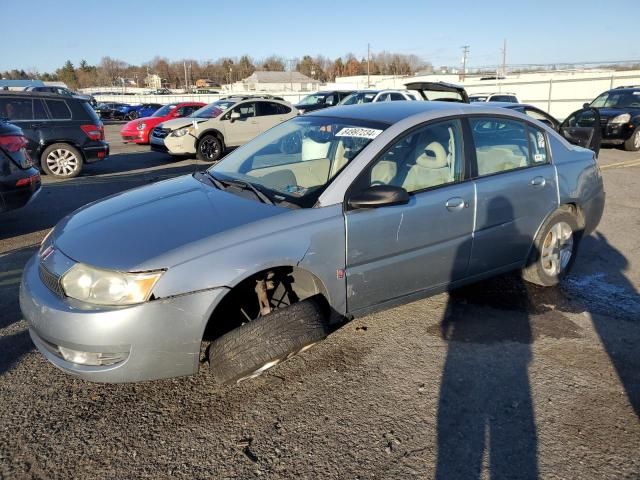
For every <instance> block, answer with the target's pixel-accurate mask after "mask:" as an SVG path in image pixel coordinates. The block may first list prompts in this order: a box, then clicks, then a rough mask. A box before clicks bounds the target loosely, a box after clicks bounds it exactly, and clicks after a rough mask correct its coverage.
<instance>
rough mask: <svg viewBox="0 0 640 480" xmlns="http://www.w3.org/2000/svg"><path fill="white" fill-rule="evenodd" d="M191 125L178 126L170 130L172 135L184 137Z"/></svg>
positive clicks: (189, 130)
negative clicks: (176, 128)
mask: <svg viewBox="0 0 640 480" xmlns="http://www.w3.org/2000/svg"><path fill="white" fill-rule="evenodd" d="M191 129H192V127H184V128H179V129H178V130H174V131H173V132H171V136H172V137H184V136H185V135H186V134H187V133H191Z"/></svg>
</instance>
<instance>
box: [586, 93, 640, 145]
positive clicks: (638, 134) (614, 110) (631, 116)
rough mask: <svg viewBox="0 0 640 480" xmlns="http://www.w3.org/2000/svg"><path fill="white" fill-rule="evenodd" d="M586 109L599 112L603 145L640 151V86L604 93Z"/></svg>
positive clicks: (587, 105)
mask: <svg viewBox="0 0 640 480" xmlns="http://www.w3.org/2000/svg"><path fill="white" fill-rule="evenodd" d="M584 106H585V107H591V108H595V109H596V110H598V113H599V114H600V125H601V126H602V144H603V145H624V149H625V150H628V151H631V152H635V151H638V150H640V86H632V87H617V88H614V89H611V90H609V91H607V92H604V93H602V94H600V95H598V97H597V98H596V99H595V100H594V101H593V102H591V103H590V104H587V103H585V105H584Z"/></svg>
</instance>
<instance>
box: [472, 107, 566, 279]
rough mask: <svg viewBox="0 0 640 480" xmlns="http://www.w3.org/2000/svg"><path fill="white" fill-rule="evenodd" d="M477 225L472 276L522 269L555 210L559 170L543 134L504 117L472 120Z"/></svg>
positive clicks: (527, 123)
mask: <svg viewBox="0 0 640 480" xmlns="http://www.w3.org/2000/svg"><path fill="white" fill-rule="evenodd" d="M469 124H470V127H471V133H472V135H471V136H472V138H473V149H472V152H473V153H474V154H475V159H474V162H473V164H472V169H473V170H474V171H473V176H474V178H475V180H474V183H475V189H476V199H477V200H476V202H477V203H476V205H477V212H476V220H475V228H474V234H473V235H474V236H473V248H472V253H471V260H470V262H469V272H468V275H469V276H474V275H478V274H483V273H487V272H492V271H495V270H500V269H505V268H518V267H520V266H521V265H522V264H523V263H524V262H525V260H526V259H527V257H528V255H529V249H530V247H531V244H532V243H533V237H534V235H535V233H536V232H537V231H538V228H539V227H540V225H541V224H542V222H543V221H544V219H545V218H546V217H547V215H549V213H550V212H552V211H553V210H554V209H555V208H556V207H557V189H556V176H555V169H554V168H553V165H551V163H550V155H549V152H548V148H547V141H546V134H545V133H544V131H543V130H542V129H540V128H538V127H536V126H534V125H532V124H530V123H529V122H526V121H521V120H516V119H512V118H506V117H500V116H473V117H470V118H469Z"/></svg>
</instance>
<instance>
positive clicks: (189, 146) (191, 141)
mask: <svg viewBox="0 0 640 480" xmlns="http://www.w3.org/2000/svg"><path fill="white" fill-rule="evenodd" d="M164 146H165V147H167V151H168V152H169V153H170V154H171V155H195V154H196V139H195V138H194V137H193V136H192V135H189V134H187V135H183V136H182V137H172V136H171V135H167V137H166V138H165V139H164Z"/></svg>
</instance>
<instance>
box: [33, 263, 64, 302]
mask: <svg viewBox="0 0 640 480" xmlns="http://www.w3.org/2000/svg"><path fill="white" fill-rule="evenodd" d="M39 270H40V279H41V280H42V283H44V284H45V285H46V287H47V288H48V289H49V290H51V291H52V292H53V293H55V294H56V295H58V296H59V297H64V290H63V289H62V285H61V284H60V277H58V276H57V275H54V274H53V273H51V272H50V271H49V270H47V269H46V268H44V267H43V266H42V265H40V269H39Z"/></svg>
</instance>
